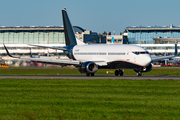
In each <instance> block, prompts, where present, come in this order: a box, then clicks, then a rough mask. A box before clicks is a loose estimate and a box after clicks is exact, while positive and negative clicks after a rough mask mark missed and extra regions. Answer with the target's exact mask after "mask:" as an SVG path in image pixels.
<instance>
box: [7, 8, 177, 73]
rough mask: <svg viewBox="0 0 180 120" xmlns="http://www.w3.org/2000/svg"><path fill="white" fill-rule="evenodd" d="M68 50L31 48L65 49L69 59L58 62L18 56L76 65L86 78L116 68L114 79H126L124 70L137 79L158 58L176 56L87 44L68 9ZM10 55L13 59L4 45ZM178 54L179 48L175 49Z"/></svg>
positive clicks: (40, 59)
mask: <svg viewBox="0 0 180 120" xmlns="http://www.w3.org/2000/svg"><path fill="white" fill-rule="evenodd" d="M62 16H63V24H64V33H65V42H66V46H65V47H53V46H52V47H49V46H42V45H32V46H39V47H44V48H51V49H58V50H63V52H64V53H65V54H66V55H67V56H68V58H69V59H59V58H54V57H44V56H40V57H29V58H27V57H26V58H23V57H17V58H19V59H24V60H31V61H36V62H41V63H46V64H58V65H62V66H64V65H74V66H76V67H77V68H78V70H79V72H81V73H86V75H87V76H94V74H95V72H96V71H97V70H98V69H101V68H103V69H106V68H107V69H116V71H115V76H118V75H120V76H123V70H124V69H134V71H135V72H137V76H141V75H142V72H148V71H150V70H151V69H152V65H151V62H152V61H156V60H159V59H167V58H171V57H174V55H172V56H163V57H160V58H158V57H156V58H151V56H150V54H149V53H148V51H147V50H146V49H144V48H142V47H140V46H136V45H128V44H90V45H88V44H85V43H83V42H82V41H80V40H78V39H77V38H76V37H75V34H74V30H73V27H72V25H71V22H70V20H69V17H68V14H67V12H66V9H62ZM4 47H5V49H6V51H7V54H8V55H9V56H10V57H13V56H12V55H11V54H10V53H9V51H8V50H7V48H6V46H5V45H4ZM175 51H176V52H175V55H176V54H177V47H176V50H175Z"/></svg>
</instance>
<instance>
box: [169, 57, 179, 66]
mask: <svg viewBox="0 0 180 120" xmlns="http://www.w3.org/2000/svg"><path fill="white" fill-rule="evenodd" d="M168 62H169V63H173V64H174V65H176V64H180V60H174V59H171V58H170V59H169V61H168Z"/></svg>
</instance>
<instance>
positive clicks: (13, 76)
mask: <svg viewBox="0 0 180 120" xmlns="http://www.w3.org/2000/svg"><path fill="white" fill-rule="evenodd" d="M0 79H74V80H87V79H88V80H95V79H112V80H180V76H167V75H164V76H153V75H152V76H150V75H149V76H148V75H143V76H141V77H137V76H135V75H125V76H114V75H95V76H89V77H87V76H86V75H0Z"/></svg>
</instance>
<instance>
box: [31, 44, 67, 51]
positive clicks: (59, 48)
mask: <svg viewBox="0 0 180 120" xmlns="http://www.w3.org/2000/svg"><path fill="white" fill-rule="evenodd" d="M28 45H30V46H37V47H42V48H51V49H56V50H63V51H64V50H65V51H66V50H67V49H66V48H63V47H53V46H43V45H33V44H28Z"/></svg>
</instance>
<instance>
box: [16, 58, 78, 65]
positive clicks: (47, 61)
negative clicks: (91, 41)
mask: <svg viewBox="0 0 180 120" xmlns="http://www.w3.org/2000/svg"><path fill="white" fill-rule="evenodd" d="M19 59H21V60H27V61H28V60H30V61H33V62H39V63H45V64H55V65H75V66H78V65H80V61H78V60H72V59H60V58H55V57H45V56H40V57H29V58H28V57H20V58H19Z"/></svg>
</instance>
